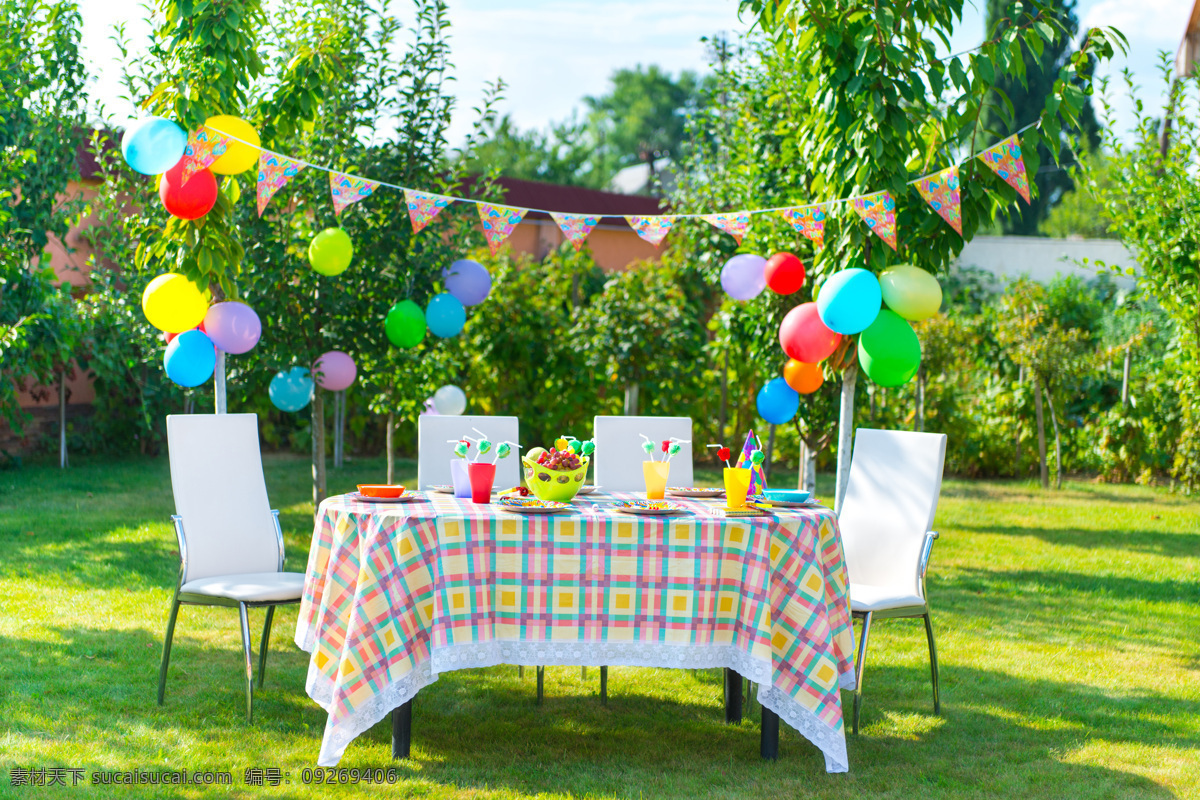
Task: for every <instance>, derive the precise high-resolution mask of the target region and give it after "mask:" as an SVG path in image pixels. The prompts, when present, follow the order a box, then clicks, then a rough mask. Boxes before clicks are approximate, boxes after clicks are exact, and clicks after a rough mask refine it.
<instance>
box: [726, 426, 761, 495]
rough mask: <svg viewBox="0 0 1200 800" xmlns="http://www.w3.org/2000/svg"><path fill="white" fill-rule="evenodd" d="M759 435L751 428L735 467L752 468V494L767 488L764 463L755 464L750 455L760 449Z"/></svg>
mask: <svg viewBox="0 0 1200 800" xmlns="http://www.w3.org/2000/svg"><path fill="white" fill-rule="evenodd" d="M758 445H759V441H758V437H757V436H755V435H754V430H753V429H751V430H750V432H749V433H747V434H746V441H745V443H743V444H742V452H741V453H740V454H739V455H738V460H737V463H736V464H734V466H735V467H740V468H742V469H748V470H750V494H762V493H763V492H764V491H765V490H766V488H767V476H766V474H765V473H764V472H763V468H762V464H755V463H754V461H753V459H752V458H751V457H750V455H751V453H753V452H754V451H755V450H760V449H761V448H760V447H759V446H758Z"/></svg>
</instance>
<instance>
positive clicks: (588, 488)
mask: <svg viewBox="0 0 1200 800" xmlns="http://www.w3.org/2000/svg"><path fill="white" fill-rule="evenodd" d="M599 488H600V487H599V486H592V485H591V484H588V485H587V486H580V487H579V491H578V492H576V493H575V494H591V493H592V492H594V491H596V490H598V489H599Z"/></svg>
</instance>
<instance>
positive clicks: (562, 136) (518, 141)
mask: <svg viewBox="0 0 1200 800" xmlns="http://www.w3.org/2000/svg"><path fill="white" fill-rule="evenodd" d="M595 133H596V131H595V129H594V128H593V127H592V126H591V125H590V124H589V122H588V121H586V120H580V119H578V118H577V117H574V116H572V117H571V118H569V119H567V120H564V121H562V122H554V123H551V124H550V126H549V128H548V129H547V130H546V131H537V130H528V131H522V130H520V129H519V128H518V127H517V125H516V123H514V122H513V120H512V117H511V116H509V115H508V114H505V115H504V116H502V117H500V118H499V119H498V120H497V121H496V122H495V124H494V125H492V126H490V128H489V130H487V131H486V132H485V134H484V135H485V138H484V140H483V141H481V142H480V143H479V145H478V146H477V147H476V148H475V154H474V156H473V157H472V158H470V159H469V160H468V161H467V162H466V169H467V170H468V171H469V172H474V173H483V172H486V171H487V170H488V168H489V167H493V166H496V167H498V168H499V171H500V172H501V174H503V175H505V176H507V177H510V178H522V179H524V180H531V181H545V182H547V183H557V184H561V185H563V186H586V187H588V188H591V189H605V188H607V187H608V185H609V182H610V181H611V180H612V177H613V175H614V174H615V173H616V170H617V159H616V154H615V153H613V152H611V151H610V150H608V149H606V148H603V147H600V146H599V143H598V142H597V138H596V136H595Z"/></svg>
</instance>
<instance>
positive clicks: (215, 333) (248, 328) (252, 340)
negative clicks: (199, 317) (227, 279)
mask: <svg viewBox="0 0 1200 800" xmlns="http://www.w3.org/2000/svg"><path fill="white" fill-rule="evenodd" d="M204 330H205V332H206V333H207V334H208V338H210V339H212V340H213V344H215V345H216V346H217V349H219V350H224V351H225V352H226V353H232V354H233V355H238V354H239V353H245V352H246V351H248V350H249V349H250V348H252V347H254V345H256V344H258V339H259V337H260V336H262V322H260V321H259V319H258V314H255V313H254V309H253V308H251V307H250V306H248V305H246V304H245V303H238V302H236V301H230V302H227V303H217V304H216V305H214V306H212V307H210V308H209V309H208V313H207V314H205V315H204Z"/></svg>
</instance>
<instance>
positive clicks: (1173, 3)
mask: <svg viewBox="0 0 1200 800" xmlns="http://www.w3.org/2000/svg"><path fill="white" fill-rule="evenodd" d="M1191 10H1192V0H1137V2H1131V1H1130V0H1100V2H1098V3H1095V4H1094V5H1092V6H1091V7H1090V8H1088V9H1087V10H1086V11H1084V12H1083V13H1082V14H1081V15H1080V28H1081V29H1087V28H1094V27H1110V26H1111V27H1115V28H1117V29H1118V30H1120V31H1121V33H1123V34H1125V36H1126V37H1128V38H1129V41H1130V44H1131V45H1134V44H1136V46H1137V48H1138V49H1139V50H1141V49H1142V48H1147V49H1164V48H1165V49H1167V50H1170V51H1172V52H1174V50H1175V48H1176V47H1178V46H1179V42H1180V41H1181V40H1182V39H1183V33H1184V31H1185V30H1186V29H1187V22H1188V15H1189V13H1190V12H1191Z"/></svg>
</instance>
